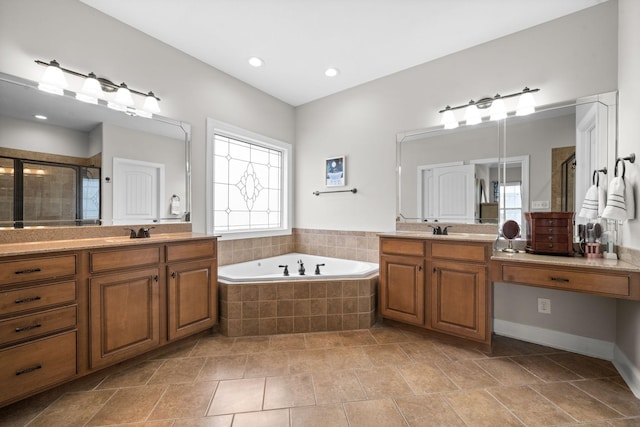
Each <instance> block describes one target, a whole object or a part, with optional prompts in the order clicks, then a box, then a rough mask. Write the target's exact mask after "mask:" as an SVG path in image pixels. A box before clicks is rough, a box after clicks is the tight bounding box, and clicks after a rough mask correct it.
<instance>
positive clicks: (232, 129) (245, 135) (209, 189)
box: [205, 117, 293, 240]
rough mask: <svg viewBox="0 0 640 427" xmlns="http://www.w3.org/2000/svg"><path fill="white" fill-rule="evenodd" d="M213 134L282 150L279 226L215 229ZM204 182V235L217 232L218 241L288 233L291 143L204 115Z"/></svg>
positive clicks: (289, 226) (290, 221) (291, 185)
mask: <svg viewBox="0 0 640 427" xmlns="http://www.w3.org/2000/svg"><path fill="white" fill-rule="evenodd" d="M216 133H218V134H222V135H226V136H229V137H232V138H237V139H239V140H241V141H247V142H250V143H255V144H258V145H263V146H266V147H270V146H271V147H272V148H276V149H279V150H282V156H283V159H282V163H283V166H284V167H283V176H282V183H283V184H284V185H283V187H284V188H283V189H282V224H283V227H281V228H271V229H265V230H250V231H226V232H223V233H218V232H214V224H213V200H214V197H213V152H214V139H215V135H216ZM206 156H207V173H206V176H207V184H206V197H205V202H206V209H207V215H206V226H207V234H217V235H219V236H220V240H236V239H250V238H255V237H269V236H286V235H290V234H291V228H292V224H293V146H292V145H291V144H288V143H286V142H282V141H279V140H277V139H273V138H269V137H267V136H264V135H260V134H258V133H255V132H251V131H248V130H245V129H242V128H239V127H237V126H234V125H230V124H228V123H225V122H221V121H219V120H214V119H212V118H209V117H208V118H207V148H206Z"/></svg>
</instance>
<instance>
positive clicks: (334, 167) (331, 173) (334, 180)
mask: <svg viewBox="0 0 640 427" xmlns="http://www.w3.org/2000/svg"><path fill="white" fill-rule="evenodd" d="M346 172H347V168H346V164H345V156H337V157H330V158H328V159H327V160H325V164H324V175H325V185H326V186H327V187H342V186H344V185H345V182H346V181H345V175H346Z"/></svg>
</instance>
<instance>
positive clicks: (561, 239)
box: [535, 230, 569, 245]
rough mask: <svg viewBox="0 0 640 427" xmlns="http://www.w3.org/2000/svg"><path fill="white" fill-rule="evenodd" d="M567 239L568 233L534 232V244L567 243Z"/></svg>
mask: <svg viewBox="0 0 640 427" xmlns="http://www.w3.org/2000/svg"><path fill="white" fill-rule="evenodd" d="M568 241H569V235H568V234H567V233H566V230H565V233H564V234H562V233H561V234H543V233H541V234H536V241H535V244H536V245H537V244H544V243H554V242H555V243H567V242H568Z"/></svg>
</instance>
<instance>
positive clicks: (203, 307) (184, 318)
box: [167, 260, 218, 340]
mask: <svg viewBox="0 0 640 427" xmlns="http://www.w3.org/2000/svg"><path fill="white" fill-rule="evenodd" d="M216 266H217V264H216V261H215V260H204V261H197V262H185V263H179V264H173V265H170V266H168V267H167V280H168V297H167V298H168V305H169V307H168V310H169V323H168V325H169V331H168V335H169V340H174V339H177V338H181V337H184V336H186V335H190V334H193V333H195V332H199V331H202V330H204V329H207V328H210V327H212V326H213V325H215V324H216V322H217V318H218V298H217V286H218V277H217V273H218V272H217V268H216Z"/></svg>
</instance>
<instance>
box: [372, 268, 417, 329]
mask: <svg viewBox="0 0 640 427" xmlns="http://www.w3.org/2000/svg"><path fill="white" fill-rule="evenodd" d="M424 264H425V259H424V258H419V257H402V256H382V257H380V313H381V314H382V317H386V318H389V319H394V320H398V321H402V322H406V323H411V324H414V325H420V326H422V325H424V287H425V286H424Z"/></svg>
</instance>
